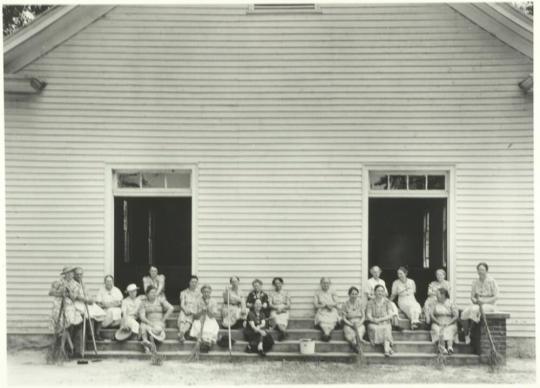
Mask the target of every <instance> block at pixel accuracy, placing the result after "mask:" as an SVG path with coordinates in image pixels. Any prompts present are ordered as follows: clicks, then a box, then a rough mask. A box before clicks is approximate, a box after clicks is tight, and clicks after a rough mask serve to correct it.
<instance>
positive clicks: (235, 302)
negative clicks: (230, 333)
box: [221, 276, 247, 329]
mask: <svg viewBox="0 0 540 388" xmlns="http://www.w3.org/2000/svg"><path fill="white" fill-rule="evenodd" d="M227 300H228V301H229V303H228V304H227ZM246 315H247V308H246V298H245V297H244V294H243V293H242V291H241V290H240V278H239V277H238V276H232V277H231V278H230V279H229V286H227V287H225V291H223V307H222V309H221V317H222V318H221V319H222V321H221V324H222V325H223V327H225V328H228V327H229V325H231V328H232V329H240V328H242V324H243V322H244V319H245V318H246Z"/></svg>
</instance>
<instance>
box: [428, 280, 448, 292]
mask: <svg viewBox="0 0 540 388" xmlns="http://www.w3.org/2000/svg"><path fill="white" fill-rule="evenodd" d="M440 288H445V289H446V290H448V292H450V282H448V281H447V280H443V281H442V282H438V281H436V280H434V281H432V282H431V283H429V286H428V295H435V293H436V292H437V291H438V290H439V289H440Z"/></svg>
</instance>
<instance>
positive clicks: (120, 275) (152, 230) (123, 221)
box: [114, 197, 192, 304]
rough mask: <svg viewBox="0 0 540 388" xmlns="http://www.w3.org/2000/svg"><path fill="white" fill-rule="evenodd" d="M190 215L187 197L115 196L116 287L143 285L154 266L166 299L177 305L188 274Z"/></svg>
mask: <svg viewBox="0 0 540 388" xmlns="http://www.w3.org/2000/svg"><path fill="white" fill-rule="evenodd" d="M191 217H192V215H191V198H189V197H178V198H177V197H175V198H170V197H115V200H114V223H115V230H114V243H115V246H114V248H115V249H114V276H115V282H116V284H117V286H118V287H119V288H120V289H122V290H123V289H125V287H126V286H127V285H128V284H129V283H136V284H137V285H138V286H139V287H142V277H143V276H145V275H146V274H147V273H148V269H149V267H150V266H151V265H153V266H156V267H157V268H158V269H159V272H160V273H162V274H164V275H165V276H166V284H165V294H166V296H167V300H168V301H169V302H171V303H173V304H178V302H179V301H178V294H179V292H180V290H182V289H184V288H186V287H187V286H188V282H189V277H190V276H191Z"/></svg>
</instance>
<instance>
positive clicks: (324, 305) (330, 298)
mask: <svg viewBox="0 0 540 388" xmlns="http://www.w3.org/2000/svg"><path fill="white" fill-rule="evenodd" d="M320 285H321V288H320V290H318V291H317V292H316V293H315V297H314V300H313V306H314V307H315V310H316V313H315V326H316V327H319V328H320V329H321V330H322V332H323V334H322V340H323V341H325V342H328V341H330V339H331V335H332V331H333V330H334V329H335V328H336V326H337V324H338V323H339V320H340V317H339V312H338V299H337V295H336V294H335V293H334V291H332V290H331V289H330V285H331V282H330V279H329V278H326V277H323V278H321V282H320Z"/></svg>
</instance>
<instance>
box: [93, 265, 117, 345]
mask: <svg viewBox="0 0 540 388" xmlns="http://www.w3.org/2000/svg"><path fill="white" fill-rule="evenodd" d="M103 282H104V286H103V287H101V289H100V290H99V291H98V293H97V296H96V304H97V305H98V306H99V307H101V308H102V309H103V311H105V314H106V315H105V319H104V320H103V321H101V322H98V323H97V324H96V340H102V337H101V328H103V327H118V326H120V320H121V319H122V309H121V307H120V306H122V299H124V296H123V295H122V291H120V290H119V289H118V288H117V287H115V286H114V278H113V276H112V275H107V276H105V278H104V279H103Z"/></svg>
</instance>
